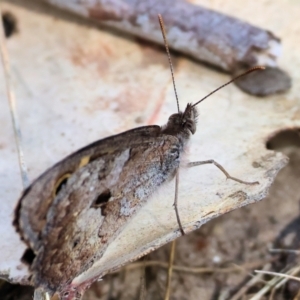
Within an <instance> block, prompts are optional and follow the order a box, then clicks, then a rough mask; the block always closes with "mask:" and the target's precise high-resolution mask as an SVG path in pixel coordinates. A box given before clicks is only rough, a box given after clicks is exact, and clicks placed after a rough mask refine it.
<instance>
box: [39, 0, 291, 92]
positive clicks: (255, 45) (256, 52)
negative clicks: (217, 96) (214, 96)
mask: <svg viewBox="0 0 300 300" xmlns="http://www.w3.org/2000/svg"><path fill="white" fill-rule="evenodd" d="M44 1H46V2H48V3H51V4H54V5H56V6H58V7H60V8H62V9H65V10H68V11H71V12H74V13H76V14H78V15H81V16H84V17H86V18H89V19H93V20H96V21H97V22H99V23H101V24H104V25H107V26H110V27H113V28H116V29H119V30H122V31H126V32H128V33H130V34H134V35H137V36H139V37H141V38H143V39H146V40H150V41H153V42H155V43H158V44H162V39H161V33H160V28H159V24H158V23H157V15H158V14H162V15H163V17H164V20H165V25H166V33H167V38H168V42H169V45H170V48H172V49H174V50H176V51H179V52H182V53H185V54H187V55H189V56H191V57H193V58H195V59H197V60H201V61H204V62H206V63H209V64H212V65H215V66H217V67H219V68H221V69H224V70H226V71H228V72H230V73H233V74H234V75H236V74H237V73H242V71H241V70H240V68H241V67H245V68H246V69H247V68H249V67H252V66H254V65H262V66H266V67H270V69H269V68H268V69H267V71H266V72H263V74H260V77H259V78H257V77H256V76H252V77H249V78H248V77H247V78H246V79H243V80H239V81H237V82H236V85H238V86H239V87H240V88H241V89H242V90H244V91H245V92H247V93H250V94H254V95H259V96H265V95H269V94H273V93H276V92H281V91H285V90H286V89H288V88H289V87H290V86H291V80H290V77H289V76H288V75H287V74H286V73H285V72H283V71H282V70H280V69H279V68H278V67H277V63H276V59H277V57H278V56H279V55H280V52H281V51H280V49H281V44H280V40H279V39H278V38H277V37H276V36H275V35H274V34H273V33H271V32H270V31H268V30H265V29H262V28H259V27H256V26H253V25H251V24H249V23H247V22H244V21H241V20H239V19H236V18H233V17H230V16H227V15H224V14H221V13H218V12H216V11H213V10H210V9H207V8H204V7H201V6H199V5H194V4H192V3H189V2H186V1H184V0H165V1H158V0H144V1H139V0H130V1H129V0H96V1H95V0H87V1H76V0H70V1H63V0H55V1H53V0H44Z"/></svg>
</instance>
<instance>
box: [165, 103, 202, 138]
mask: <svg viewBox="0 0 300 300" xmlns="http://www.w3.org/2000/svg"><path fill="white" fill-rule="evenodd" d="M197 116H198V112H197V109H196V108H195V107H194V106H192V105H191V104H188V105H187V107H186V109H185V110H184V112H179V113H176V114H173V115H171V116H170V117H169V120H168V123H167V124H166V126H165V127H164V128H163V133H165V134H170V135H175V136H178V135H180V136H182V137H183V138H185V139H188V138H189V137H190V135H191V134H194V133H195V132H196V127H197V126H196V125H197Z"/></svg>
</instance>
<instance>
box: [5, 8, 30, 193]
mask: <svg viewBox="0 0 300 300" xmlns="http://www.w3.org/2000/svg"><path fill="white" fill-rule="evenodd" d="M0 14H1V15H2V13H1V8H0ZM0 27H1V30H0V31H1V32H0V52H1V59H2V64H3V69H4V76H5V81H6V91H7V98H8V103H9V108H10V114H11V119H12V123H13V128H14V135H15V139H16V145H17V150H18V158H19V166H20V171H21V177H22V183H23V187H24V188H26V187H27V186H29V184H30V181H29V178H28V172H27V167H26V163H25V160H24V155H23V149H22V138H21V129H20V124H19V120H18V116H17V111H16V100H15V95H14V92H13V84H12V79H11V76H10V66H9V56H8V51H7V48H6V44H5V34H4V29H3V26H0Z"/></svg>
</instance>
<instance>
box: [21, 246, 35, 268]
mask: <svg viewBox="0 0 300 300" xmlns="http://www.w3.org/2000/svg"><path fill="white" fill-rule="evenodd" d="M35 257H36V255H35V254H34V252H33V250H32V249H30V248H27V249H26V250H25V252H24V254H23V256H22V258H21V261H22V262H23V263H25V264H26V265H29V266H31V264H32V262H33V260H34V259H35Z"/></svg>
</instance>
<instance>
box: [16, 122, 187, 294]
mask: <svg viewBox="0 0 300 300" xmlns="http://www.w3.org/2000/svg"><path fill="white" fill-rule="evenodd" d="M180 153H181V149H180V146H179V143H178V139H177V138H176V137H174V136H169V135H162V134H161V128H160V127H158V126H146V127H141V128H137V129H134V130H130V131H127V132H124V133H122V134H120V135H116V136H112V137H109V138H107V139H104V140H100V141H98V142H96V143H94V144H92V145H89V146H87V147H85V148H83V149H81V150H79V151H78V152H76V153H74V154H72V155H71V156H69V157H67V158H66V159H64V160H63V161H61V162H59V163H58V164H56V165H55V166H53V167H52V168H51V169H49V170H48V171H46V172H45V173H44V174H42V175H41V176H40V177H39V178H38V179H37V180H36V181H35V182H33V184H32V185H31V186H30V187H29V188H28V189H27V190H26V191H25V192H24V194H23V196H22V198H21V199H20V202H19V205H18V209H17V213H16V214H17V217H16V222H15V223H16V226H17V228H18V230H19V231H20V233H21V236H22V237H23V239H24V240H25V241H26V242H27V243H28V245H29V246H30V249H31V250H30V251H32V253H31V254H32V255H31V261H28V262H29V263H30V264H31V270H32V273H33V279H32V280H33V283H34V285H35V286H36V287H38V286H39V287H44V288H45V289H46V290H48V291H51V292H56V291H58V290H63V289H65V286H67V285H68V284H69V283H70V282H71V281H72V279H73V278H75V277H76V276H78V275H79V274H80V273H82V272H83V271H85V270H87V269H89V268H90V267H91V266H92V265H93V264H94V262H95V261H97V260H99V259H100V258H101V257H102V255H103V253H104V252H105V250H106V248H107V246H108V244H109V243H110V242H111V241H113V240H114V239H115V238H116V237H117V236H118V234H119V233H120V231H121V230H122V228H123V227H124V226H125V224H126V222H127V220H128V219H129V218H131V217H132V216H133V215H134V214H135V213H136V212H137V211H138V210H139V209H140V208H141V206H142V205H143V204H144V203H145V202H146V201H147V199H148V198H149V196H150V195H151V193H153V191H155V190H157V188H158V187H159V186H160V185H162V184H163V183H164V182H166V181H168V180H170V179H172V178H173V177H174V175H175V173H176V170H177V168H178V166H179V160H180Z"/></svg>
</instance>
